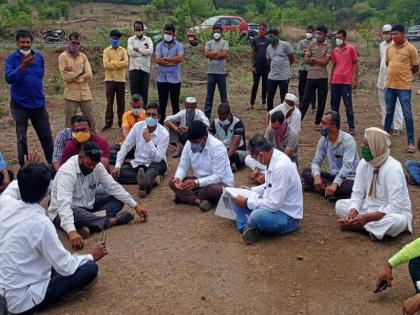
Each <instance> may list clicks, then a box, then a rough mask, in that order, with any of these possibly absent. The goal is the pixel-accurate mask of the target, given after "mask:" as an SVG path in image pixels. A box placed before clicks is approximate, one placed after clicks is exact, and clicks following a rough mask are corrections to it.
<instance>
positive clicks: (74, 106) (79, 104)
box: [64, 99, 95, 131]
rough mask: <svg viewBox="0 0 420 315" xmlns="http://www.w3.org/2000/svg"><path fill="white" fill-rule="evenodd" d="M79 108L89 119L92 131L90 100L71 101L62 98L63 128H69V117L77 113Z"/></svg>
mask: <svg viewBox="0 0 420 315" xmlns="http://www.w3.org/2000/svg"><path fill="white" fill-rule="evenodd" d="M79 108H80V110H81V112H82V114H83V115H84V116H86V118H87V119H88V120H89V122H90V127H91V129H92V131H95V117H94V115H93V110H92V105H91V101H90V100H87V101H73V100H68V99H64V128H71V118H72V117H73V116H74V115H76V114H77V110H78V109H79Z"/></svg>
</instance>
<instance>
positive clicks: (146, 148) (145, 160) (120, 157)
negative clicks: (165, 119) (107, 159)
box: [115, 121, 169, 168]
mask: <svg viewBox="0 0 420 315" xmlns="http://www.w3.org/2000/svg"><path fill="white" fill-rule="evenodd" d="M146 128H147V124H146V121H141V122H138V123H137V124H135V125H134V127H133V128H132V129H131V130H130V132H129V133H128V135H127V138H125V140H124V143H123V144H122V146H121V149H120V151H119V152H118V154H117V162H116V163H115V167H121V166H122V165H123V164H124V160H125V157H126V155H127V153H128V152H129V151H130V150H131V149H132V148H133V147H134V146H136V152H135V153H134V159H133V160H131V166H133V167H134V168H136V167H137V166H139V165H146V166H149V165H150V164H152V163H153V162H155V163H159V162H161V161H162V160H163V161H166V150H168V146H169V132H168V130H166V128H165V127H163V126H162V125H161V124H157V126H156V129H155V131H153V133H151V134H150V136H151V140H150V141H149V142H146V140H144V137H143V133H144V131H145V129H146Z"/></svg>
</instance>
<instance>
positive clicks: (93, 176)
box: [48, 142, 147, 249]
mask: <svg viewBox="0 0 420 315" xmlns="http://www.w3.org/2000/svg"><path fill="white" fill-rule="evenodd" d="M101 155H102V152H101V150H100V149H99V147H98V145H97V144H95V143H93V142H88V143H85V144H84V145H83V147H82V148H81V152H80V153H79V155H78V156H77V155H75V156H72V157H71V158H69V159H68V160H67V162H66V163H64V164H63V165H62V166H61V167H60V169H59V170H58V172H57V174H56V175H55V178H54V181H53V184H52V190H51V204H50V206H49V209H48V214H49V216H50V218H51V220H52V221H53V222H54V224H55V226H56V227H57V228H58V227H61V228H62V229H63V230H64V231H65V232H66V233H67V234H68V237H69V239H70V242H71V245H72V247H73V248H75V249H80V248H82V247H83V239H82V235H80V234H84V235H83V236H85V237H87V236H88V235H89V233H90V231H95V232H98V231H102V230H105V229H107V228H109V227H111V226H116V225H120V224H126V223H129V222H130V221H132V220H133V219H134V217H133V215H132V214H131V213H129V212H125V211H121V209H122V208H123V207H124V203H126V204H128V205H129V206H130V207H131V208H133V209H135V210H136V212H137V214H138V215H139V216H140V219H141V220H142V221H146V220H147V211H146V210H145V209H143V208H142V207H141V206H140V205H139V204H138V203H137V202H136V201H135V200H134V199H133V198H132V197H131V196H130V194H129V193H128V192H127V191H126V190H124V188H123V187H122V186H121V185H120V184H118V183H117V182H116V181H115V180H114V179H113V178H112V176H111V175H109V174H108V172H107V171H106V169H105V167H104V165H103V164H102V163H101V162H100V159H101ZM101 210H105V211H106V216H104V217H99V216H96V215H95V214H93V213H92V212H97V211H101ZM76 229H79V230H78V231H76Z"/></svg>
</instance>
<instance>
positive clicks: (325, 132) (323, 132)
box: [320, 128, 330, 138]
mask: <svg viewBox="0 0 420 315" xmlns="http://www.w3.org/2000/svg"><path fill="white" fill-rule="evenodd" d="M320 132H321V135H322V136H323V137H325V138H327V137H328V135H329V134H330V129H329V128H321V130H320Z"/></svg>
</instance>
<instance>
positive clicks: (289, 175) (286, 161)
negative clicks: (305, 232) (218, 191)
mask: <svg viewBox="0 0 420 315" xmlns="http://www.w3.org/2000/svg"><path fill="white" fill-rule="evenodd" d="M249 150H250V152H251V156H252V157H253V158H254V159H255V160H257V161H258V162H260V163H261V164H263V165H265V166H266V168H267V169H266V171H265V183H264V184H262V185H260V186H257V187H253V188H251V190H252V191H255V192H256V193H257V195H255V196H252V197H250V198H249V199H248V198H245V197H243V196H240V195H238V196H236V197H234V198H233V199H232V202H231V207H232V209H233V211H234V212H235V214H236V226H237V228H238V230H239V231H240V232H241V233H242V238H243V240H244V241H245V243H246V244H253V243H255V242H257V241H258V240H260V239H261V238H262V236H263V235H264V232H266V233H269V234H276V235H282V234H288V233H291V232H293V231H294V230H296V229H297V228H298V227H299V221H300V219H302V217H303V196H302V185H301V183H300V177H299V173H298V171H297V168H296V166H295V164H294V163H293V162H292V161H291V160H290V158H289V157H288V156H287V155H286V154H284V153H283V152H281V151H279V150H277V149H274V148H273V146H272V144H271V143H270V142H268V140H267V139H265V138H264V137H263V136H262V135H259V134H257V135H255V136H253V137H252V138H251V140H249Z"/></svg>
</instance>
